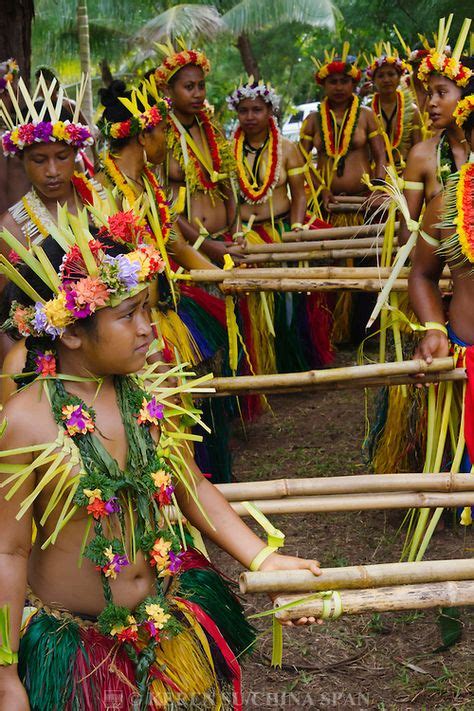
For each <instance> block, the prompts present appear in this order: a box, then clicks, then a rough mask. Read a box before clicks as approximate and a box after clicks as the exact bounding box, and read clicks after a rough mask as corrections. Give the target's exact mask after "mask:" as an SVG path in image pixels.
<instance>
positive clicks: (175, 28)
mask: <svg viewBox="0 0 474 711" xmlns="http://www.w3.org/2000/svg"><path fill="white" fill-rule="evenodd" d="M219 15H220V17H219ZM337 15H338V11H337V10H336V9H335V7H334V6H333V4H332V2H331V0H240V1H239V2H237V3H236V2H233V1H232V0H216V2H214V3H213V4H212V5H209V4H201V3H193V4H189V3H187V4H178V5H174V7H172V8H170V9H168V10H166V11H165V12H163V13H161V14H160V15H157V16H156V17H154V18H153V19H151V20H149V21H148V22H147V23H146V24H145V25H144V26H143V27H142V28H141V29H140V30H139V32H138V33H137V34H136V35H135V36H134V38H133V41H134V43H138V44H139V45H140V46H141V47H142V49H141V51H140V52H139V54H138V55H137V56H138V57H139V61H140V62H142V61H143V60H144V59H146V58H148V57H150V56H152V55H153V54H154V49H153V46H152V43H153V42H160V41H162V40H163V39H164V38H166V37H171V38H173V37H177V36H179V35H185V36H188V37H190V38H191V39H192V40H196V39H197V37H199V36H202V37H205V38H206V39H209V37H212V36H215V35H216V34H217V33H219V32H225V31H227V32H228V33H230V35H231V36H233V37H234V40H235V43H236V46H237V48H238V50H239V52H240V56H241V59H242V64H243V66H244V69H245V70H246V72H247V74H253V76H254V77H255V79H259V78H260V69H259V67H258V63H257V60H256V59H255V55H254V52H253V49H252V45H251V41H250V35H251V34H253V33H255V32H257V31H258V30H262V29H270V28H272V27H277V26H279V25H282V24H285V23H295V22H296V23H300V24H302V25H308V26H310V27H326V28H329V29H334V26H335V18H336V16H337ZM210 21H211V23H213V24H212V26H211V27H209V22H210Z"/></svg>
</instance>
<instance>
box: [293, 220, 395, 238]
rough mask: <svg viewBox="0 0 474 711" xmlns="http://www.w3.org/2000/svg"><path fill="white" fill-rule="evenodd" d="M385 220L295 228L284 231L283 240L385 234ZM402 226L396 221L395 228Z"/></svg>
mask: <svg viewBox="0 0 474 711" xmlns="http://www.w3.org/2000/svg"><path fill="white" fill-rule="evenodd" d="M384 228H385V222H378V223H376V224H373V225H349V226H347V227H328V228H326V227H325V228H323V229H321V230H295V231H294V232H284V233H283V235H282V240H283V242H298V241H299V240H320V239H339V238H341V237H357V236H359V235H379V234H383V231H384ZM399 228H400V223H399V222H396V223H395V230H396V231H397V230H398V229H399Z"/></svg>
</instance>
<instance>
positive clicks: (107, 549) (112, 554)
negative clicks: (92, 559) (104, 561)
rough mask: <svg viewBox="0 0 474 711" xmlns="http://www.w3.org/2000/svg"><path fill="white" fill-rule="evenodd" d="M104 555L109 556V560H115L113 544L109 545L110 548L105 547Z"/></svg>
mask: <svg viewBox="0 0 474 711" xmlns="http://www.w3.org/2000/svg"><path fill="white" fill-rule="evenodd" d="M104 555H105V557H106V558H108V559H109V560H113V558H114V552H113V551H112V548H111V546H109V547H108V548H104Z"/></svg>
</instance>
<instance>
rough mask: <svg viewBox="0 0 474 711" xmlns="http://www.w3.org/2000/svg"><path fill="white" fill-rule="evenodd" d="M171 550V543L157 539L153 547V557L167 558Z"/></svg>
mask: <svg viewBox="0 0 474 711" xmlns="http://www.w3.org/2000/svg"><path fill="white" fill-rule="evenodd" d="M170 548H171V543H170V542H169V541H165V540H164V539H163V538H158V539H157V540H156V541H155V543H154V545H153V554H154V556H155V555H156V556H160V557H161V558H167V557H168V553H169V550H170Z"/></svg>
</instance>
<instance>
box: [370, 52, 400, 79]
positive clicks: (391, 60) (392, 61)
mask: <svg viewBox="0 0 474 711" xmlns="http://www.w3.org/2000/svg"><path fill="white" fill-rule="evenodd" d="M386 64H388V65H390V66H392V67H395V69H396V70H397V71H398V72H399V73H400V75H401V74H407V73H408V72H409V71H411V67H410V65H409V64H408V62H405V61H404V60H403V59H401V58H400V57H388V56H387V55H385V54H384V55H382V56H381V57H377V59H375V60H374V61H373V62H372V64H371V65H370V66H369V67H367V69H366V70H365V73H366V75H367V78H368V79H373V77H374V74H375V72H376V71H377V69H380V67H383V66H384V65H386Z"/></svg>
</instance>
